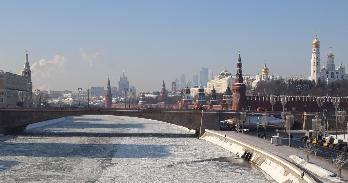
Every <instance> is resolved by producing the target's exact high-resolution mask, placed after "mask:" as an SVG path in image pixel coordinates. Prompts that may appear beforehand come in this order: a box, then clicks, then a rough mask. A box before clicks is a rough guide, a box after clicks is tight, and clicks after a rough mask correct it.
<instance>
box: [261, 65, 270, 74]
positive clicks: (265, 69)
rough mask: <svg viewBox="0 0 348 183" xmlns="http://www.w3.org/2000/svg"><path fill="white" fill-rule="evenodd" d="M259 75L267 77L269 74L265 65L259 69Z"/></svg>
mask: <svg viewBox="0 0 348 183" xmlns="http://www.w3.org/2000/svg"><path fill="white" fill-rule="evenodd" d="M261 73H262V75H268V74H269V68H268V67H267V65H266V64H265V65H264V66H263V68H262V69H261Z"/></svg>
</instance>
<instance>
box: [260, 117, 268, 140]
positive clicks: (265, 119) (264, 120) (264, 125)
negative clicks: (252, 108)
mask: <svg viewBox="0 0 348 183" xmlns="http://www.w3.org/2000/svg"><path fill="white" fill-rule="evenodd" d="M261 123H262V126H263V132H264V134H263V136H264V139H266V127H267V113H266V112H265V113H263V114H262V121H261Z"/></svg>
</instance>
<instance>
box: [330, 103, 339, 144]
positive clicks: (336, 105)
mask: <svg viewBox="0 0 348 183" xmlns="http://www.w3.org/2000/svg"><path fill="white" fill-rule="evenodd" d="M332 104H333V106H334V108H335V116H336V130H335V131H336V139H337V121H338V119H337V117H338V113H337V111H338V107H339V106H340V97H334V98H332Z"/></svg>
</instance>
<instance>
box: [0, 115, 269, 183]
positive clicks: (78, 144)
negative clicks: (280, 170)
mask: <svg viewBox="0 0 348 183" xmlns="http://www.w3.org/2000/svg"><path fill="white" fill-rule="evenodd" d="M12 114H14V113H12ZM56 114H57V113H56ZM3 115H4V113H3ZM7 115H11V113H8V114H7ZM22 115H23V116H25V115H24V113H22ZM27 115H29V113H28V114H27ZM58 116H59V115H58V114H57V115H56V116H55V117H58ZM2 117H3V116H2ZM17 117H18V118H17V120H18V121H21V120H20V119H21V116H17ZM32 119H34V116H32ZM42 119H43V118H42ZM35 120H38V118H36V119H35ZM0 147H1V150H0V182H6V183H10V182H69V183H70V182H271V180H268V179H266V178H265V176H264V175H263V173H261V172H260V171H259V170H257V169H255V168H253V167H251V165H250V164H249V163H248V162H245V161H244V160H242V159H239V158H236V157H235V156H234V155H232V154H231V153H230V152H229V151H227V150H224V149H222V148H221V147H219V146H215V145H213V144H211V143H209V142H207V141H204V140H201V139H197V138H195V132H192V131H189V130H187V129H184V128H182V127H178V126H176V125H173V124H169V123H164V122H160V121H155V120H148V119H141V118H136V117H125V116H114V115H80V116H70V117H64V118H61V119H58V120H51V121H49V122H42V123H36V124H32V125H29V126H27V127H26V130H25V131H24V133H21V134H19V135H16V136H13V135H5V136H2V137H0Z"/></svg>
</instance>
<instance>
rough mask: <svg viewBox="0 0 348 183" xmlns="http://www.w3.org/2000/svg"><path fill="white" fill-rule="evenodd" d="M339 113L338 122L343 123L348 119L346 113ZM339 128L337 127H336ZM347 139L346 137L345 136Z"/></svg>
mask: <svg viewBox="0 0 348 183" xmlns="http://www.w3.org/2000/svg"><path fill="white" fill-rule="evenodd" d="M337 112H338V122H339V123H343V122H344V121H345V119H346V111H337ZM336 127H337V125H336ZM344 137H345V135H344ZM336 138H337V133H336Z"/></svg>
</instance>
